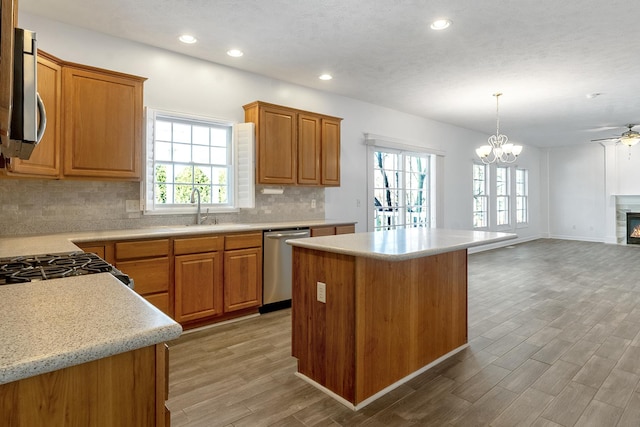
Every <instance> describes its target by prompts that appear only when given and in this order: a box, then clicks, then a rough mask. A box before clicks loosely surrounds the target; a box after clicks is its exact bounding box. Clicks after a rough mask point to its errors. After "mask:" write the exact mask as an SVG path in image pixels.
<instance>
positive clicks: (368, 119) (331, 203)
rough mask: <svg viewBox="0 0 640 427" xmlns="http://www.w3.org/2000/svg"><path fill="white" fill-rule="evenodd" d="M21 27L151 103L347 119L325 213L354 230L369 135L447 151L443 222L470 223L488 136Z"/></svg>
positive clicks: (533, 229)
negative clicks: (115, 76) (140, 80)
mask: <svg viewBox="0 0 640 427" xmlns="http://www.w3.org/2000/svg"><path fill="white" fill-rule="evenodd" d="M20 25H21V26H23V27H25V28H29V29H31V30H34V31H36V32H37V35H38V43H39V47H40V48H41V49H43V50H45V51H47V52H49V53H51V54H53V55H55V56H58V57H59V58H61V59H63V60H66V61H71V62H78V63H83V64H89V65H92V66H96V67H102V68H108V69H112V70H116V71H120V72H124V73H130V74H135V75H140V76H145V77H147V78H148V80H147V81H146V83H145V87H144V103H145V106H148V107H152V108H157V109H166V110H172V111H179V112H187V113H194V114H199V115H206V116H211V117H217V118H222V119H228V120H232V121H239V122H240V121H243V120H244V110H243V109H242V105H244V104H247V103H249V102H252V101H255V100H262V101H266V102H271V103H275V104H280V105H286V106H290V107H295V108H300V109H304V110H310V111H315V112H319V113H324V114H328V115H333V116H338V117H342V118H344V121H343V123H342V148H341V156H342V157H341V159H342V162H341V163H342V167H341V175H342V176H341V186H340V187H339V188H328V189H327V190H326V191H325V215H326V218H328V219H340V220H349V221H357V222H358V225H357V231H365V230H366V224H367V207H366V201H367V177H366V170H367V169H366V153H367V150H366V147H365V146H364V144H363V141H364V136H363V134H364V133H374V134H378V135H384V136H388V137H392V138H397V139H403V140H406V141H409V142H412V143H414V144H416V143H418V144H425V145H426V146H428V147H431V148H434V149H438V150H442V151H444V152H445V153H446V154H445V162H444V163H445V165H444V169H445V170H444V181H445V182H444V190H445V194H444V222H443V223H444V226H445V227H447V228H465V229H470V228H471V225H472V219H471V204H472V203H471V202H472V185H471V173H472V170H471V164H472V159H473V157H474V156H475V153H474V149H475V148H476V147H477V146H479V145H482V144H484V143H485V141H486V137H487V135H483V134H480V133H477V132H473V131H469V130H467V129H462V128H457V127H454V126H450V125H447V124H443V123H439V122H435V121H432V120H427V119H424V118H420V117H417V116H412V115H409V114H404V113H401V112H398V111H394V110H390V109H387V108H383V107H380V106H376V105H372V104H368V103H365V102H361V101H357V100H353V99H349V98H345V97H341V96H337V95H333V94H330V93H327V92H320V91H317V90H313V89H309V88H306V87H302V86H297V85H292V84H289V83H285V82H282V81H278V80H275V79H271V78H267V77H264V76H260V75H256V74H252V73H247V72H243V71H239V70H236V69H233V68H230V67H226V66H222V65H219V64H214V63H210V62H206V61H201V60H198V59H194V58H191V57H188V56H184V55H180V54H176V53H173V52H169V51H166V50H162V49H158V48H154V47H150V46H146V45H142V44H138V43H134V42H130V41H127V40H123V39H118V38H114V37H110V36H106V35H103V34H100V33H95V32H91V31H87V30H84V29H80V28H77V27H71V26H67V25H65V24H61V23H59V22H55V21H50V20H46V19H43V18H40V17H38V16H34V15H29V14H26V13H21V14H20ZM329 84H330V83H329ZM505 129H506V128H505ZM519 163H520V165H521V166H523V167H527V168H529V170H530V183H529V184H530V206H531V208H530V210H531V226H530V227H528V228H526V229H521V230H518V233H519V234H520V235H521V236H523V237H524V238H527V239H528V238H532V237H537V236H538V235H539V234H540V229H539V226H540V223H541V222H540V211H539V206H540V186H539V181H540V153H539V150H538V149H536V148H533V147H528V146H526V147H525V149H524V153H523V154H522V155H521V158H520V159H519ZM358 201H360V203H359V206H358Z"/></svg>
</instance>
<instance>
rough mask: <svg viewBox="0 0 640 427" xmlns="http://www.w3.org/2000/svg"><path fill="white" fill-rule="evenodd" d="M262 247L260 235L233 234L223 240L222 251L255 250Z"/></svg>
mask: <svg viewBox="0 0 640 427" xmlns="http://www.w3.org/2000/svg"><path fill="white" fill-rule="evenodd" d="M260 246H262V233H250V234H233V235H230V236H226V237H225V239H224V249H225V250H226V251H229V250H233V249H244V248H256V247H260Z"/></svg>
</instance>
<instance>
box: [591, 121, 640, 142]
mask: <svg viewBox="0 0 640 427" xmlns="http://www.w3.org/2000/svg"><path fill="white" fill-rule="evenodd" d="M635 126H636V125H634V124H628V125H627V128H628V129H629V130H627V131H626V132H622V135H620V136H618V137H613V138H601V139H592V140H591V142H596V141H616V142H622V143H623V144H624V145H626V146H627V147H632V146H634V145H636V144H637V143H638V142H640V132H637V131H635V130H633V128H634V127H635Z"/></svg>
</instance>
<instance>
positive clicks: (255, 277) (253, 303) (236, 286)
mask: <svg viewBox="0 0 640 427" xmlns="http://www.w3.org/2000/svg"><path fill="white" fill-rule="evenodd" d="M261 304H262V249H261V248H249V249H238V250H234V251H226V252H225V253H224V311H225V313H228V312H231V311H235V310H242V309H244V308H250V307H259V306H260V305H261Z"/></svg>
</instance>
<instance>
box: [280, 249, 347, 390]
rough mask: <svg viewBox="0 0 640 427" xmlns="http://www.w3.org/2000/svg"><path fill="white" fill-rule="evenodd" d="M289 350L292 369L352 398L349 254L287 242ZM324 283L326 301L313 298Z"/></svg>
mask: <svg viewBox="0 0 640 427" xmlns="http://www.w3.org/2000/svg"><path fill="white" fill-rule="evenodd" d="M292 268H293V278H292V282H293V283H292V286H293V289H292V304H291V305H292V355H293V356H294V357H296V358H297V359H298V372H300V373H301V374H303V375H305V376H307V377H308V378H310V379H312V380H314V381H315V382H317V383H318V384H321V385H323V386H324V387H326V388H328V389H329V390H331V391H333V392H334V393H336V394H338V395H340V396H342V397H343V398H345V399H347V400H349V401H350V402H353V401H354V397H355V385H354V380H355V329H354V326H355V312H354V304H355V303H354V298H355V291H354V268H355V258H354V257H352V256H348V255H341V254H334V253H328V252H323V251H316V250H311V249H305V248H301V247H293V267H292ZM317 282H323V283H326V286H327V292H326V301H327V302H326V303H322V302H319V301H318V300H317V293H316V287H317Z"/></svg>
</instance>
